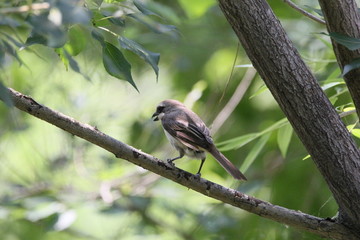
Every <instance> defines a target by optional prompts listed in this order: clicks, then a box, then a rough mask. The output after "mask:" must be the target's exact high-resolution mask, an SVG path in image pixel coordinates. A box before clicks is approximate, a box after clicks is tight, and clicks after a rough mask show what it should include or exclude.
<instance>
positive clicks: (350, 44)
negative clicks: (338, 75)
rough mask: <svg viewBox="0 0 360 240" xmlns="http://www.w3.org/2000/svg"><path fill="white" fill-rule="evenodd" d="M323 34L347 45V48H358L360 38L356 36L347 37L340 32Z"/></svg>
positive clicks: (359, 46)
mask: <svg viewBox="0 0 360 240" xmlns="http://www.w3.org/2000/svg"><path fill="white" fill-rule="evenodd" d="M323 34H325V35H329V36H330V37H331V38H332V39H334V40H335V41H336V42H338V43H339V44H341V45H343V46H345V47H347V48H348V49H349V50H356V49H359V48H360V39H358V38H353V37H349V36H347V35H344V34H341V33H329V34H326V33H323Z"/></svg>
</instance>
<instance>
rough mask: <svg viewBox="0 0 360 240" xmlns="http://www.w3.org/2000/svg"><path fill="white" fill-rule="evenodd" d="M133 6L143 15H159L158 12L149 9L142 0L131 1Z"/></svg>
mask: <svg viewBox="0 0 360 240" xmlns="http://www.w3.org/2000/svg"><path fill="white" fill-rule="evenodd" d="M133 3H134V5H135V7H136V8H137V9H139V11H140V12H142V13H143V14H145V15H154V16H157V17H160V18H161V16H159V15H158V14H156V13H154V12H153V11H151V10H149V9H148V8H147V7H146V6H145V5H144V4H143V3H142V2H140V1H139V0H134V1H133Z"/></svg>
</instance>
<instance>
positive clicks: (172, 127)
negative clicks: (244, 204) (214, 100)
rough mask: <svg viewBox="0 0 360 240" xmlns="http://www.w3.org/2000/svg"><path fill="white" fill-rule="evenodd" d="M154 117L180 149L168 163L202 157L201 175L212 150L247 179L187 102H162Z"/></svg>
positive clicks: (235, 175) (229, 169)
mask: <svg viewBox="0 0 360 240" xmlns="http://www.w3.org/2000/svg"><path fill="white" fill-rule="evenodd" d="M152 119H153V121H158V120H161V123H162V127H163V129H164V132H165V135H166V137H167V138H168V140H169V141H170V143H171V145H172V146H173V147H174V148H175V149H176V150H177V151H178V152H179V156H178V157H175V158H171V159H168V160H167V161H168V163H170V164H173V165H174V163H173V162H174V161H175V160H177V159H180V158H182V157H184V156H185V155H186V156H189V157H191V158H195V159H200V160H201V163H200V167H199V170H198V172H197V175H198V176H201V173H200V172H201V169H202V167H203V164H204V162H205V159H206V152H208V153H210V154H211V155H212V156H213V157H214V158H215V159H216V160H217V161H218V163H219V164H220V165H221V166H222V167H223V168H224V169H225V170H226V171H227V172H228V173H229V174H230V175H231V176H233V178H235V179H237V180H244V181H246V180H247V179H246V177H245V176H244V174H243V173H241V172H240V170H239V169H238V168H237V167H235V166H234V164H232V163H231V162H230V161H229V160H228V159H227V158H226V157H225V156H224V155H223V154H222V153H221V152H220V151H219V150H218V149H217V148H216V146H215V144H214V142H213V139H212V137H211V136H210V131H209V129H208V127H207V126H206V125H205V123H204V122H203V120H201V118H200V117H199V116H198V115H197V114H196V113H194V112H193V111H191V110H190V109H189V108H187V107H186V106H185V105H184V104H183V103H181V102H179V101H177V100H174V99H167V100H164V101H162V102H160V103H159V105H158V106H157V107H156V111H155V113H154V114H153V115H152Z"/></svg>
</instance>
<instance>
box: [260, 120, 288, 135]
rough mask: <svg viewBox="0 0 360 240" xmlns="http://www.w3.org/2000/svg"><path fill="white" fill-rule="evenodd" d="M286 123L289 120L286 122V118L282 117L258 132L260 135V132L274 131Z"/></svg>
mask: <svg viewBox="0 0 360 240" xmlns="http://www.w3.org/2000/svg"><path fill="white" fill-rule="evenodd" d="M288 123H289V122H288V120H287V118H283V119H281V120H279V121H277V122H276V123H274V124H273V125H271V126H270V127H268V128H266V129H265V130H263V131H261V132H260V134H261V135H262V134H265V133H268V132H271V131H274V130H276V129H279V128H281V127H283V126H285V125H286V124H288Z"/></svg>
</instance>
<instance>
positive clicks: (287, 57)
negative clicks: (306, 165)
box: [219, 0, 360, 239]
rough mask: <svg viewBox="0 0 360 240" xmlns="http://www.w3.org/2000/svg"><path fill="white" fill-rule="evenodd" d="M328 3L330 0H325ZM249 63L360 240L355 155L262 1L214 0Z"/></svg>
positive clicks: (358, 155)
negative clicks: (283, 114) (216, 0)
mask: <svg viewBox="0 0 360 240" xmlns="http://www.w3.org/2000/svg"><path fill="white" fill-rule="evenodd" d="M329 2H333V1H329ZM219 3H220V7H221V9H222V11H223V12H224V14H225V16H226V18H227V20H228V22H229V23H230V25H231V26H232V28H233V29H234V31H235V33H236V34H237V36H238V38H239V40H240V42H241V44H242V45H243V47H244V49H245V51H246V52H247V54H248V56H249V58H250V60H251V61H252V63H253V65H254V67H255V68H256V69H257V71H258V72H259V74H260V76H261V77H262V78H263V80H264V82H265V84H266V85H267V87H268V88H269V89H270V91H271V93H272V94H273V96H274V98H275V99H276V101H277V102H278V103H279V105H280V107H281V109H282V110H283V111H284V113H285V114H286V116H287V118H288V119H289V121H290V123H291V124H292V126H293V128H294V130H295V132H296V133H297V135H298V136H299V138H300V139H301V141H302V142H303V144H304V145H305V147H306V148H307V150H308V152H309V153H310V155H311V156H312V159H313V161H314V162H315V164H316V166H317V167H318V169H319V171H320V172H321V174H322V175H323V176H324V178H325V180H326V182H327V184H328V185H329V188H330V190H331V191H332V193H333V195H334V198H335V200H336V201H337V203H338V205H339V212H340V216H342V217H341V218H340V220H341V221H343V222H342V223H345V224H346V225H347V226H348V227H349V228H351V229H353V231H354V232H356V233H355V235H357V236H358V238H359V239H360V221H359V219H360V161H359V159H360V153H359V150H358V148H357V146H356V145H355V143H354V141H353V139H352V138H351V136H350V134H349V132H348V131H347V129H346V127H345V125H344V124H343V123H342V122H341V120H340V117H339V116H338V114H337V113H336V111H335V110H334V108H333V106H332V105H331V103H330V102H329V100H328V99H327V97H326V96H325V94H324V93H323V91H322V90H321V88H320V86H319V85H318V83H317V81H316V79H315V77H314V76H313V74H312V73H311V72H310V70H309V69H308V67H307V66H306V65H305V63H304V62H303V61H302V60H301V58H300V55H299V53H298V52H297V50H296V49H295V47H294V46H293V44H292V42H291V41H290V40H289V38H288V37H287V35H286V33H285V31H284V29H283V28H282V26H281V24H280V22H279V21H278V19H277V18H276V17H275V15H274V14H273V12H272V10H271V9H270V7H269V5H268V4H267V2H266V1H265V0H243V1H237V0H219Z"/></svg>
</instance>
